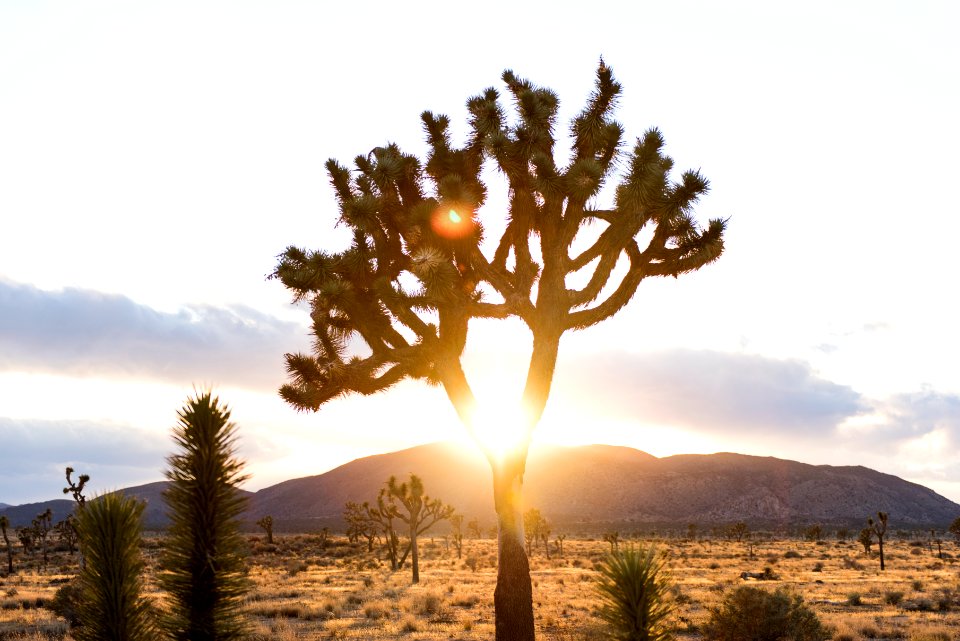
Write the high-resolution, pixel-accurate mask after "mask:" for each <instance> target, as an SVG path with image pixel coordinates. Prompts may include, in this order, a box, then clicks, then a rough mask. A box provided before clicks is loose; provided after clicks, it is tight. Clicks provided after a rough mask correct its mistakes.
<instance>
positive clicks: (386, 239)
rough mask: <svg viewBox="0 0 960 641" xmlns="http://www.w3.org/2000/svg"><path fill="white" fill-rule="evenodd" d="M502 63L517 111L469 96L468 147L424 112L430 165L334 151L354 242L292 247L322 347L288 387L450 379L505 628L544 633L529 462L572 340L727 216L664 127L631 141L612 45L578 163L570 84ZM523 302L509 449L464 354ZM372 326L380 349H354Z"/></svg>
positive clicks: (583, 115) (688, 256)
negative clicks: (497, 199) (702, 204)
mask: <svg viewBox="0 0 960 641" xmlns="http://www.w3.org/2000/svg"><path fill="white" fill-rule="evenodd" d="M502 78H503V81H504V83H505V84H506V86H507V89H508V91H509V93H510V94H511V96H512V98H513V101H514V104H515V106H516V111H517V119H516V121H515V122H512V121H511V120H510V119H508V118H507V115H506V113H505V110H504V108H503V107H502V106H501V104H500V100H499V98H500V96H499V93H498V92H497V90H496V89H493V88H490V89H487V90H485V91H484V92H482V93H481V94H480V95H478V96H476V97H474V98H471V99H470V100H469V101H468V102H467V107H468V109H469V112H470V129H471V132H470V134H469V137H468V140H467V142H466V144H465V145H464V146H462V147H459V148H458V147H456V146H455V145H453V143H452V141H451V138H450V133H449V131H448V129H449V125H450V121H449V119H448V118H447V117H446V116H437V115H434V114H433V113H430V112H424V113H423V115H422V120H423V124H424V127H425V129H426V133H427V139H428V143H429V145H430V151H429V153H428V156H427V158H426V162H421V161H420V160H418V159H417V158H415V157H414V156H410V155H407V154H404V153H402V152H401V150H400V149H399V148H398V147H397V146H396V145H387V146H385V147H378V148H376V149H374V150H373V151H371V152H370V153H368V154H362V155H360V156H358V157H357V158H356V159H355V161H354V164H355V166H356V169H357V171H356V173H354V174H351V171H350V170H349V169H347V168H346V167H344V166H343V165H341V164H339V163H338V162H336V161H334V160H330V161H328V163H327V170H328V172H329V174H330V178H331V182H332V184H333V187H334V189H335V191H336V195H337V200H338V203H339V209H340V222H341V223H342V224H344V225H346V226H347V227H349V228H350V231H351V232H352V243H351V245H350V247H349V248H347V249H345V250H344V251H342V252H339V253H327V252H324V251H307V250H304V249H301V248H299V247H289V248H288V249H287V250H286V251H285V252H284V253H283V254H282V255H281V256H280V260H279V263H278V265H277V267H276V269H275V271H274V272H273V276H274V277H275V278H278V279H280V280H281V281H282V282H283V284H284V285H285V286H286V287H287V288H288V289H290V290H291V292H292V293H293V297H294V299H295V300H296V301H298V302H299V301H307V302H309V304H310V306H311V318H312V321H313V332H314V334H315V343H314V345H315V353H314V354H310V355H305V354H287V355H286V361H287V369H288V372H289V375H290V381H289V383H288V384H286V385H284V386H283V387H282V388H281V390H280V394H281V396H282V397H283V398H284V399H285V400H286V401H287V402H288V403H290V404H291V405H293V406H294V407H296V408H297V409H301V410H312V411H316V410H318V409H319V408H320V407H321V406H322V405H323V404H325V403H326V402H328V401H330V400H331V399H335V398H338V397H340V396H343V395H345V394H349V393H360V394H374V393H377V392H379V391H382V390H386V389H388V388H390V387H392V386H393V385H395V384H396V383H398V382H400V381H401V380H403V379H405V378H413V379H420V380H424V381H427V382H428V383H433V384H439V385H441V386H442V387H443V389H444V391H445V392H446V395H447V397H448V399H449V400H450V402H451V403H452V405H453V407H454V409H455V410H456V412H457V414H458V416H459V417H460V419H461V421H462V422H463V423H464V425H465V426H466V427H467V429H468V430H469V431H470V433H472V434H474V435H475V436H476V437H477V439H476V440H477V443H478V445H479V446H480V448H481V449H482V450H483V452H484V454H485V455H486V457H487V460H488V462H489V463H490V466H491V470H492V472H493V497H494V508H495V510H496V513H497V520H498V525H499V533H498V554H499V561H498V564H497V587H496V589H495V591H494V609H495V619H496V620H495V630H496V639H498V640H499V641H504V640H506V639H516V640H523V641H528V640H531V639H533V638H534V636H535V634H534V618H533V599H532V587H531V582H530V568H529V562H528V560H527V557H526V555H525V553H524V545H523V543H524V542H523V537H522V530H523V527H522V520H521V505H522V503H521V498H522V485H523V475H524V471H525V468H526V460H527V451H528V448H529V444H530V439H531V436H532V432H533V429H534V427H535V426H536V425H537V423H538V422H539V420H540V417H541V416H542V415H543V412H544V409H545V407H546V403H547V399H548V397H549V395H550V388H551V384H552V381H553V374H554V369H555V367H556V363H557V356H558V353H559V346H560V339H561V337H562V336H563V334H564V333H566V332H568V331H576V330H581V329H586V328H588V327H592V326H594V325H596V324H598V323H601V322H602V321H604V320H606V319H608V318H610V317H612V316H613V315H615V314H616V313H617V312H619V311H620V310H621V309H622V308H623V307H624V306H626V304H627V303H628V302H629V301H630V299H631V298H632V297H633V295H634V293H635V292H636V290H637V287H638V286H639V284H640V282H641V281H643V280H644V279H646V278H651V277H661V276H674V277H675V276H679V275H680V274H684V273H688V272H692V271H695V270H697V269H699V268H700V267H702V266H703V265H706V264H707V263H710V262H712V261H714V260H716V259H717V258H718V257H719V256H720V254H721V253H722V251H723V230H724V222H723V221H721V220H712V221H710V223H709V224H708V225H707V227H706V228H705V229H701V228H700V226H699V225H698V224H697V222H696V221H695V219H694V217H693V213H692V209H693V205H694V204H695V203H696V201H697V200H698V199H699V198H700V196H702V195H703V194H705V193H706V192H707V188H708V185H707V181H706V179H704V178H703V177H702V176H701V175H700V174H699V173H698V172H696V171H687V172H685V173H683V174H682V176H681V177H680V180H679V181H677V182H673V181H672V180H671V179H670V172H671V170H672V169H673V160H672V159H670V158H669V157H667V156H666V155H664V154H663V145H664V140H663V136H662V135H661V134H660V132H659V131H658V130H656V129H650V130H648V131H647V132H646V133H645V134H644V135H643V136H642V137H641V138H640V139H639V140H638V141H637V143H636V144H635V145H634V146H633V149H632V152H631V153H629V154H623V153H622V149H621V142H622V138H623V132H624V129H623V126H622V125H621V124H620V123H618V122H616V121H615V120H614V119H613V118H612V114H613V111H614V108H615V105H616V102H617V99H618V96H619V94H620V92H621V87H620V85H619V83H617V82H616V81H615V80H614V78H613V74H612V72H611V71H610V68H609V67H607V65H606V64H604V63H603V61H602V60H601V62H600V65H599V67H598V69H597V76H596V87H595V90H594V92H593V93H592V94H591V96H590V98H589V99H588V101H587V104H586V106H585V107H584V109H583V110H582V111H581V112H580V113H579V115H577V116H576V117H575V118H574V120H573V122H572V123H571V127H570V134H571V143H572V144H571V146H572V149H571V155H570V158H569V160H566V159H563V160H559V161H558V156H557V155H556V154H555V146H556V143H557V138H556V136H555V127H556V118H557V113H558V105H559V100H558V98H557V96H556V95H555V94H554V93H553V92H552V91H550V90H549V89H545V88H541V87H537V86H535V85H534V84H532V83H530V82H528V81H527V80H524V79H522V78H520V77H518V76H517V75H515V74H514V73H513V72H512V71H505V72H504V73H503V76H502ZM486 163H492V164H493V165H495V166H496V168H498V169H499V170H500V171H501V172H502V174H503V175H504V176H505V178H506V180H507V182H508V183H509V205H508V211H504V212H500V215H498V216H497V220H495V221H490V223H498V222H502V223H503V225H504V230H503V233H502V235H501V237H500V238H499V239H492V240H491V242H489V243H485V242H484V240H485V239H484V236H483V230H484V227H485V226H486V227H489V228H491V229H493V228H495V227H496V225H495V224H486V225H485V224H484V223H482V222H481V221H480V220H478V214H479V213H480V208H481V207H482V206H483V204H484V203H485V201H486V198H487V186H486V185H485V184H484V182H483V180H482V177H481V171H482V170H483V167H484V165H485V164H486ZM621 168H622V172H621ZM618 174H620V175H619V176H618ZM617 179H619V184H617V185H616V186H615V188H614V190H613V194H614V195H613V199H612V202H611V203H610V204H609V206H606V207H604V206H598V204H597V202H596V199H597V198H598V197H599V196H600V195H601V194H600V192H601V188H602V187H603V186H604V185H605V184H606V183H608V182H613V181H615V180H617ZM485 252H486V253H485ZM618 266H622V267H623V268H622V269H615V268H617V267H618ZM615 274H616V275H615ZM611 279H613V280H611ZM568 283H570V285H568ZM573 283H577V285H573ZM510 317H516V318H518V319H520V320H521V321H522V322H523V323H524V324H525V325H526V326H527V327H528V328H529V330H530V332H531V334H532V350H531V355H530V362H529V366H528V369H527V377H526V382H525V384H524V388H523V392H522V397H521V398H522V408H521V410H520V411H519V413H520V416H518V418H517V425H516V427H515V428H514V429H515V434H514V435H513V436H514V441H515V443H514V445H513V447H511V448H510V449H509V450H508V451H499V450H496V449H494V448H493V447H491V446H490V445H488V444H486V441H484V440H483V438H482V436H483V434H484V432H485V431H486V429H487V428H488V427H489V426H487V425H484V424H482V421H481V420H480V419H479V418H478V416H479V415H482V412H480V413H478V411H477V410H478V408H479V404H478V402H477V399H476V397H475V395H474V392H473V388H472V387H471V385H470V382H469V380H468V377H467V374H466V372H465V371H464V368H463V363H462V361H461V358H462V356H463V353H464V349H465V347H466V343H467V335H468V326H469V323H470V321H471V320H472V319H506V318H510ZM359 341H362V342H363V343H365V346H366V348H367V351H366V352H365V354H366V355H364V356H355V355H352V354H350V353H348V345H351V344H353V343H355V342H359Z"/></svg>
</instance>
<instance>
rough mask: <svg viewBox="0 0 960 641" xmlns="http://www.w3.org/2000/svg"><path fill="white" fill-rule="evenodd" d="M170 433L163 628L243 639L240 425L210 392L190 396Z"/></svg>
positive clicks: (176, 634) (179, 636) (199, 636)
mask: <svg viewBox="0 0 960 641" xmlns="http://www.w3.org/2000/svg"><path fill="white" fill-rule="evenodd" d="M177 415H178V417H179V421H178V423H177V425H176V427H174V429H173V437H174V442H175V443H176V445H177V449H178V452H177V453H175V454H173V455H171V456H170V457H169V458H168V459H167V463H168V465H169V469H168V470H167V471H166V477H167V479H168V480H169V484H168V487H167V489H166V490H165V491H164V499H165V500H166V502H167V506H168V508H169V513H170V521H171V524H170V528H169V533H168V536H167V538H166V541H165V548H164V551H163V559H162V564H161V567H162V570H163V572H162V573H161V574H160V577H159V580H160V584H161V586H163V587H164V588H166V590H167V593H168V595H169V599H168V602H169V606H170V607H169V615H168V616H167V617H166V619H165V621H164V626H165V627H166V629H167V632H168V633H169V635H170V636H171V637H172V638H173V639H176V640H181V641H227V640H231V639H241V638H243V637H244V635H245V633H246V624H245V622H244V620H243V618H242V617H241V612H240V606H241V604H242V599H243V596H244V594H245V593H246V591H247V588H248V582H247V580H246V571H245V568H244V560H243V545H244V544H243V538H242V537H241V536H240V531H239V517H240V515H241V514H242V512H243V509H244V507H245V506H246V500H245V499H244V497H243V495H242V494H241V493H240V488H239V486H240V483H242V482H243V481H244V480H245V479H246V477H245V476H242V475H241V469H242V467H243V463H242V461H240V459H238V458H237V457H236V455H235V451H236V446H235V442H236V429H237V428H236V425H235V424H234V423H232V422H230V410H229V409H228V408H227V407H226V406H225V405H221V404H220V401H219V399H218V398H216V397H214V396H212V395H211V393H210V392H209V391H208V392H203V393H198V394H196V395H195V396H194V397H192V398H189V399H188V400H187V403H186V404H185V405H184V406H183V408H182V409H180V410H179V411H178V412H177Z"/></svg>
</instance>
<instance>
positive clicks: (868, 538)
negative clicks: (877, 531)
mask: <svg viewBox="0 0 960 641" xmlns="http://www.w3.org/2000/svg"><path fill="white" fill-rule="evenodd" d="M857 543H859V544H860V545H862V546H863V553H864V554H870V548H872V547H873V529H872V528H868V527H865V528H863V529H862V530H860V534H859V535H858V536H857Z"/></svg>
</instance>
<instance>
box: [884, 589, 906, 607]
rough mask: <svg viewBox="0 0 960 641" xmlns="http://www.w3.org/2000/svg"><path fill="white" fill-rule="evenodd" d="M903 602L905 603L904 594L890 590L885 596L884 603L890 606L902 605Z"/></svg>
mask: <svg viewBox="0 0 960 641" xmlns="http://www.w3.org/2000/svg"><path fill="white" fill-rule="evenodd" d="M901 601H903V592H899V591H897V590H890V591H889V592H885V593H884V595H883V602H884V603H886V604H888V605H900V602H901Z"/></svg>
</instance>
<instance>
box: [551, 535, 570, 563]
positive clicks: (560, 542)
mask: <svg viewBox="0 0 960 641" xmlns="http://www.w3.org/2000/svg"><path fill="white" fill-rule="evenodd" d="M566 538H567V535H566V534H558V535H556V536H555V537H553V539H554V540H555V541H556V542H557V549H558V550H559V551H560V556H561V557H562V556H563V540H564V539H566Z"/></svg>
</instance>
